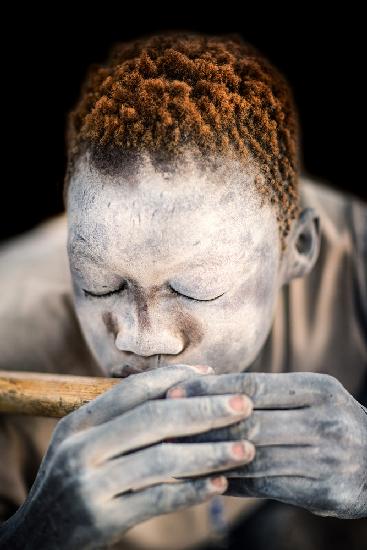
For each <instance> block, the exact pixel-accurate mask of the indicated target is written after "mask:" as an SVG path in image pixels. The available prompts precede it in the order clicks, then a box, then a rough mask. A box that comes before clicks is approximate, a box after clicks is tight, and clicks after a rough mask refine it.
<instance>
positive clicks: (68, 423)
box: [0, 365, 255, 550]
mask: <svg viewBox="0 0 367 550" xmlns="http://www.w3.org/2000/svg"><path fill="white" fill-rule="evenodd" d="M207 372H213V371H212V370H211V369H208V368H207V367H197V368H195V367H193V366H188V365H170V366H166V367H161V368H158V369H156V370H152V371H150V372H145V373H142V374H136V375H134V376H131V377H129V378H127V379H125V380H123V381H121V383H120V384H117V385H116V386H114V387H113V388H112V389H111V390H109V391H108V392H106V393H104V394H103V395H101V396H99V397H98V398H97V399H95V400H94V401H92V402H90V403H88V404H87V405H85V406H83V407H81V408H80V409H78V410H76V411H74V412H73V413H71V414H69V415H68V416H66V417H65V418H63V419H62V420H61V421H60V422H59V423H58V425H57V427H56V429H55V431H54V433H53V436H52V439H51V443H50V445H49V448H48V450H47V453H46V455H45V457H44V459H43V461H42V464H41V467H40V469H39V472H38V474H37V478H36V480H35V483H34V485H33V487H32V490H31V491H30V493H29V495H28V498H27V499H26V501H25V502H24V504H23V506H21V508H20V509H19V510H18V511H17V512H16V514H15V515H14V516H12V517H11V518H10V519H9V520H8V521H7V522H5V524H3V525H2V527H1V529H0V548H4V549H5V548H9V549H10V548H11V549H12V550H16V549H18V548H19V549H20V548H22V549H23V548H27V549H29V550H32V549H37V550H41V549H49V548H52V549H53V550H57V549H63V550H64V549H65V548H67V549H68V550H73V549H78V550H81V549H86V548H88V549H90V548H92V549H94V548H107V547H109V545H110V544H114V543H115V542H117V541H118V540H119V539H120V538H121V536H122V535H123V533H124V532H125V531H126V530H128V529H129V528H130V527H132V526H134V525H136V524H138V523H140V522H142V521H144V520H146V519H149V518H151V517H153V516H158V515H160V514H164V513H168V512H173V511H177V510H179V509H182V508H185V507H188V506H191V505H193V504H198V503H200V502H204V501H205V500H207V499H209V498H210V497H212V496H213V495H214V494H221V493H223V492H224V491H225V489H226V487H227V481H226V478H225V477H224V476H218V474H216V475H214V472H218V471H222V470H225V469H228V468H231V467H232V468H233V467H234V466H235V465H238V464H245V463H247V462H249V461H250V460H252V458H253V456H254V454H255V448H254V446H253V445H252V444H251V443H248V444H246V442H243V441H242V440H240V441H237V442H236V443H233V442H221V443H206V444H195V443H193V444H187V443H177V444H175V443H167V442H165V440H166V439H169V438H172V437H177V436H185V435H189V434H198V433H200V432H203V431H207V430H210V429H212V428H215V427H223V426H228V425H230V424H232V423H234V422H238V421H239V420H240V419H243V418H246V417H247V416H249V415H250V414H251V411H252V402H251V400H249V399H248V398H247V397H246V396H241V395H236V396H234V395H233V392H231V393H230V395H220V396H216V397H212V396H211V397H201V398H193V399H185V400H182V401H181V402H180V403H178V402H176V401H172V400H167V399H164V397H165V394H166V391H167V390H168V389H169V387H171V386H172V385H174V384H176V383H178V382H183V381H185V380H188V379H191V378H197V379H198V378H201V377H202V375H203V374H206V373H207ZM184 478H189V479H184ZM213 481H214V482H213Z"/></svg>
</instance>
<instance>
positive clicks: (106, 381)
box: [0, 370, 121, 418]
mask: <svg viewBox="0 0 367 550" xmlns="http://www.w3.org/2000/svg"><path fill="white" fill-rule="evenodd" d="M120 382H121V379H116V378H98V377H93V376H74V375H71V374H68V375H66V374H48V373H43V372H23V371H1V370H0V413H11V414H26V415H33V416H49V417H54V418H61V417H62V416H65V415H66V414H68V413H70V412H72V411H75V409H78V408H79V407H81V406H82V405H84V404H85V403H88V402H89V401H92V399H95V398H96V397H97V396H98V395H100V394H101V393H103V392H105V391H107V390H108V389H110V388H112V386H114V385H115V384H119V383H120Z"/></svg>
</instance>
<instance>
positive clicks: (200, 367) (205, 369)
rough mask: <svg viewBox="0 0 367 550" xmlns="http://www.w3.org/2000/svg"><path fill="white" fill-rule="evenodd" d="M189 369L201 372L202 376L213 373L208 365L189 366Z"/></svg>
mask: <svg viewBox="0 0 367 550" xmlns="http://www.w3.org/2000/svg"><path fill="white" fill-rule="evenodd" d="M190 367H192V368H193V369H195V370H196V371H197V372H201V373H202V374H208V373H209V372H214V369H213V368H212V367H209V365H190Z"/></svg>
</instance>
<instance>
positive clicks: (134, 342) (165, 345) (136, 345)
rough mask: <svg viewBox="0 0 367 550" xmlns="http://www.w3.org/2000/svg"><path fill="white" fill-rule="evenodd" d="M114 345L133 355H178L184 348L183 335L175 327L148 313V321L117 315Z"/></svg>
mask: <svg viewBox="0 0 367 550" xmlns="http://www.w3.org/2000/svg"><path fill="white" fill-rule="evenodd" d="M117 317H118V318H117V334H116V339H115V345H116V347H117V349H118V350H120V351H130V352H132V353H134V354H135V355H139V356H142V357H149V356H151V355H167V354H168V355H178V354H179V353H181V352H182V350H183V349H184V345H185V344H184V337H183V335H180V334H179V331H177V330H176V331H175V330H174V329H175V327H174V326H173V325H172V323H171V324H169V322H168V321H167V319H166V320H165V321H163V320H162V319H161V318H160V317H158V316H157V315H150V317H149V323H146V322H141V320H139V319H133V320H132V319H123V318H119V316H117Z"/></svg>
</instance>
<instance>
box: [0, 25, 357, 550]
mask: <svg viewBox="0 0 367 550" xmlns="http://www.w3.org/2000/svg"><path fill="white" fill-rule="evenodd" d="M299 133H300V132H299V123H298V118H297V112H296V107H295V105H294V100H293V97H292V92H291V90H290V87H289V85H288V83H287V81H286V79H285V78H284V77H283V76H282V75H281V74H280V73H279V71H277V69H275V68H274V67H273V66H272V65H271V64H270V63H269V61H268V60H267V59H265V57H264V56H263V55H262V54H260V53H259V52H258V51H257V50H256V49H255V48H254V47H253V46H252V45H250V44H248V43H246V42H244V41H243V40H242V38H241V37H240V36H238V35H222V36H214V35H207V34H203V33H192V32H186V31H185V32H184V31H180V32H178V31H169V32H165V33H163V32H162V33H159V34H152V35H146V36H143V37H140V38H139V39H137V40H134V41H131V42H126V43H117V44H115V45H114V47H113V48H112V50H111V52H110V55H109V57H108V59H107V61H106V63H105V64H101V65H93V66H92V67H91V69H90V71H89V73H88V75H87V78H86V80H85V82H84V85H83V87H82V91H81V96H80V98H79V101H78V103H77V105H76V106H75V108H74V109H73V110H72V111H71V112H70V113H69V117H68V129H67V151H68V165H67V171H66V176H65V188H64V202H65V212H63V213H62V214H60V215H59V216H55V217H54V218H52V219H48V220H46V221H44V222H43V223H42V224H40V225H39V226H37V227H36V228H34V229H33V230H30V231H29V232H27V233H26V234H24V235H20V236H17V237H14V238H13V239H10V240H8V241H7V242H5V243H4V244H3V245H2V247H1V248H0V277H1V279H0V280H1V287H2V292H3V298H2V301H1V305H0V308H1V309H0V319H1V323H0V350H1V365H0V366H1V368H3V369H8V370H12V369H13V370H30V371H43V372H58V373H74V374H84V375H91V376H93V375H94V376H115V377H120V378H122V380H121V382H120V383H119V384H117V385H116V386H115V387H114V388H113V389H111V390H109V391H107V392H106V393H104V394H102V395H101V396H100V397H98V398H97V399H95V400H93V401H91V402H90V403H89V404H87V405H84V406H83V407H81V408H80V409H78V410H76V411H74V412H73V413H71V414H69V415H67V416H66V417H64V418H63V419H62V420H60V421H58V422H57V421H55V420H54V419H46V418H38V417H32V418H31V417H30V418H26V419H25V418H24V417H22V416H20V415H19V416H17V415H8V416H6V415H2V417H1V430H0V438H1V444H0V448H1V469H0V476H1V483H0V487H1V490H0V504H1V506H0V510H1V517H2V520H3V524H2V527H1V531H0V534H1V538H0V541H1V544H2V546H1V547H2V548H14V549H16V548H24V546H25V544H26V547H27V548H76V547H78V548H106V547H111V546H112V545H115V546H114V547H116V548H162V549H163V548H171V549H174V548H191V547H194V546H195V545H197V544H199V543H203V542H205V541H208V540H209V539H210V535H211V532H212V527H213V526H212V525H210V523H208V513H209V512H210V511H211V512H213V510H214V508H213V507H212V505H211V503H212V502H213V499H212V497H213V496H215V499H214V502H216V503H218V502H221V503H222V505H223V506H224V513H225V514H226V517H227V521H228V523H229V525H230V526H231V525H233V524H234V522H235V521H237V520H238V519H239V520H243V518H245V517H246V514H248V513H249V512H250V510H254V509H255V508H256V507H258V508H261V506H262V505H263V504H264V502H265V501H266V499H274V500H276V501H278V502H280V503H284V504H290V505H293V506H295V507H299V508H301V509H303V510H307V511H308V512H310V513H311V514H313V515H315V516H321V517H323V516H332V517H335V518H350V519H356V520H358V518H364V517H366V516H367V486H366V472H367V452H366V449H367V409H366V407H365V404H366V402H365V401H363V395H364V394H363V392H364V391H365V388H366V382H367V378H366V371H367V369H366V367H367V361H366V359H367V279H366V266H367V262H366V258H367V238H366V237H367V208H366V205H365V204H364V203H363V202H362V201H360V200H359V199H357V198H356V197H354V196H352V195H349V194H348V193H346V192H345V193H342V192H339V191H336V190H333V189H332V188H331V187H330V186H329V185H327V184H326V183H325V182H320V181H317V180H315V179H312V178H311V177H310V176H308V175H307V174H306V173H305V170H304V169H303V168H302V166H301V153H300V145H299ZM362 401H363V402H362ZM218 495H220V496H218ZM218 499H219V500H218ZM352 523H353V522H352Z"/></svg>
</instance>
